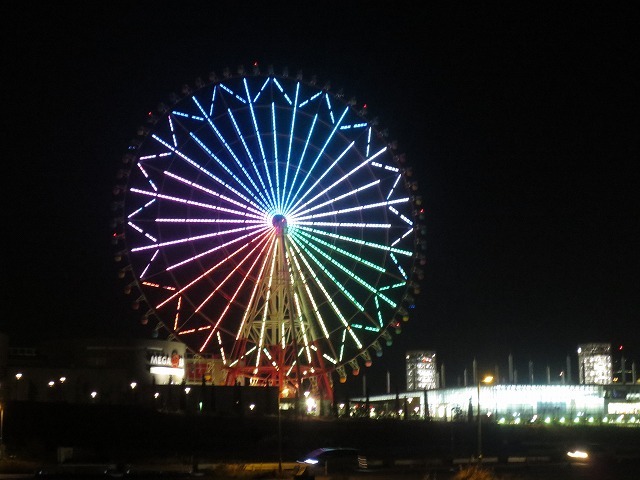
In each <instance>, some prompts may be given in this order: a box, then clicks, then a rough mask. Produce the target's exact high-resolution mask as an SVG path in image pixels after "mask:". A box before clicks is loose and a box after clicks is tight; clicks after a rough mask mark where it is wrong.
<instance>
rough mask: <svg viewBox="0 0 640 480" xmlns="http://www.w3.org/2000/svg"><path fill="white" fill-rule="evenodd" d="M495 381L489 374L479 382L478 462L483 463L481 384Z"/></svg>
mask: <svg viewBox="0 0 640 480" xmlns="http://www.w3.org/2000/svg"><path fill="white" fill-rule="evenodd" d="M491 382H493V377H492V376H491V375H487V376H486V377H484V378H483V379H482V380H480V381H479V382H478V463H482V419H481V418H480V385H482V384H483V383H486V384H489V383H491Z"/></svg>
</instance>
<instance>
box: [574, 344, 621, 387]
mask: <svg viewBox="0 0 640 480" xmlns="http://www.w3.org/2000/svg"><path fill="white" fill-rule="evenodd" d="M578 371H579V375H580V384H581V385H609V384H610V383H611V381H612V378H613V367H612V362H611V344H609V343H585V344H582V345H578Z"/></svg>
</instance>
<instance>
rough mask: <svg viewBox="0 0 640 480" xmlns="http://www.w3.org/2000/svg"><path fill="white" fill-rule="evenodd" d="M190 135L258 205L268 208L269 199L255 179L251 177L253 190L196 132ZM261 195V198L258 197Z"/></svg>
mask: <svg viewBox="0 0 640 480" xmlns="http://www.w3.org/2000/svg"><path fill="white" fill-rule="evenodd" d="M189 135H190V136H191V138H193V139H194V140H195V142H196V143H197V144H198V146H199V147H200V148H201V149H202V151H204V152H205V153H206V154H207V155H208V156H209V157H211V158H212V159H214V160H215V161H216V163H217V164H218V165H219V166H220V167H221V168H222V169H223V170H224V171H225V172H227V174H228V175H229V176H231V178H233V180H234V181H235V182H236V183H237V184H238V185H239V186H240V187H242V189H243V190H244V191H245V192H247V193H248V194H249V196H250V197H251V198H253V199H254V200H255V201H256V203H257V204H258V205H260V207H261V208H263V209H265V210H267V209H268V204H269V201H268V200H267V199H266V198H265V197H264V195H263V194H262V191H261V190H260V189H259V188H258V187H257V186H256V185H255V182H254V181H253V179H250V183H251V184H252V186H253V187H254V190H252V189H251V188H249V187H248V186H247V185H245V183H244V182H243V181H242V180H240V177H238V176H237V175H236V174H235V173H233V172H232V171H231V169H230V168H229V167H228V166H227V165H225V163H224V162H223V161H222V160H221V159H220V158H219V157H218V156H217V155H215V154H214V153H213V152H212V151H211V150H210V149H209V147H207V145H206V144H205V143H204V142H203V141H202V140H201V139H200V138H198V137H197V136H196V134H195V133H193V132H190V133H189ZM243 171H244V173H245V174H246V175H248V173H247V171H246V169H243ZM258 197H260V198H258Z"/></svg>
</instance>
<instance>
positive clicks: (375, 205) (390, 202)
mask: <svg viewBox="0 0 640 480" xmlns="http://www.w3.org/2000/svg"><path fill="white" fill-rule="evenodd" d="M407 200H408V198H398V199H396V200H388V201H384V202H376V203H369V204H365V205H358V206H357V207H349V208H343V209H341V210H333V211H328V212H322V213H313V214H311V215H304V216H301V217H295V218H296V220H297V221H300V220H309V219H311V218H322V217H330V216H337V215H343V214H346V213H352V212H358V211H361V210H370V209H372V208H378V207H387V206H389V205H394V204H396V203H405V202H406V201H407Z"/></svg>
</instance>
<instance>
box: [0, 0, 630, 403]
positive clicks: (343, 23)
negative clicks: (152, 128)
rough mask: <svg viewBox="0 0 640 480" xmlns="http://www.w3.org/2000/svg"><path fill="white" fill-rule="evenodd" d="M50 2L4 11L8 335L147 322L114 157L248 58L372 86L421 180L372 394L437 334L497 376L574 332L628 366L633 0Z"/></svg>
mask: <svg viewBox="0 0 640 480" xmlns="http://www.w3.org/2000/svg"><path fill="white" fill-rule="evenodd" d="M59 3H61V2H55V5H54V4H51V5H48V4H45V3H43V2H41V3H38V4H33V5H31V6H27V5H26V4H19V6H18V7H17V8H15V6H14V8H12V9H11V11H10V12H2V17H3V19H4V22H3V23H4V28H3V30H2V44H3V55H2V60H3V62H2V63H3V72H4V73H3V78H2V85H3V88H2V92H3V96H4V99H3V102H2V106H3V115H2V117H3V124H4V125H5V126H4V128H3V129H2V131H3V144H4V148H3V153H2V163H3V173H4V175H3V180H4V181H3V188H2V195H3V206H4V213H3V219H4V221H3V232H4V234H3V239H4V241H3V245H4V248H3V255H2V264H1V265H2V282H3V283H2V305H3V308H2V313H0V319H1V320H0V331H4V332H6V333H8V334H9V336H10V340H11V342H10V343H11V344H12V345H14V346H29V345H32V344H35V343H37V341H38V340H40V339H48V338H53V337H55V336H72V337H83V336H90V335H103V336H130V335H149V331H148V330H146V329H145V328H143V327H142V326H141V325H140V324H139V322H138V320H137V319H138V318H139V313H136V312H132V311H131V309H130V307H129V302H130V300H131V298H130V297H126V296H125V295H124V294H123V291H122V287H123V284H122V282H121V280H119V279H118V278H117V274H116V273H117V269H118V265H116V264H115V262H114V261H113V253H114V249H113V247H112V245H111V242H110V233H111V226H110V219H111V216H112V212H111V209H110V206H111V201H112V188H113V186H114V184H115V183H116V179H115V175H116V172H117V171H118V169H119V168H121V166H122V164H121V160H120V159H121V156H122V153H124V151H125V148H126V145H127V143H128V141H129V140H130V139H131V138H132V137H133V136H134V135H135V132H136V128H137V127H138V125H140V124H142V122H143V119H144V116H145V114H146V113H147V112H148V111H149V110H152V109H153V108H154V107H155V106H156V104H157V103H158V102H160V101H166V99H167V98H168V96H169V94H170V93H171V92H173V91H177V90H179V89H180V87H181V85H183V84H185V83H190V84H193V81H194V80H195V78H196V77H198V76H201V77H203V78H207V76H208V73H209V72H210V71H217V72H218V73H220V72H222V69H223V68H224V67H230V68H232V69H235V68H237V66H239V65H246V66H248V65H250V64H251V63H252V62H254V61H257V62H258V63H259V64H260V65H261V66H265V67H266V66H267V65H273V66H274V68H275V70H276V71H278V70H281V69H282V68H283V67H285V66H287V67H289V70H290V71H297V70H298V69H300V70H302V72H303V74H304V75H305V76H307V75H308V76H310V75H312V74H315V75H317V76H318V79H319V80H322V81H324V80H330V81H331V84H332V89H333V88H335V89H338V88H343V90H344V91H345V93H346V94H348V95H349V96H351V95H353V96H355V97H356V100H357V102H358V104H363V103H366V104H367V106H368V108H369V110H370V111H371V112H372V114H374V115H376V116H378V117H379V119H380V123H381V126H383V127H386V128H388V130H389V134H390V138H392V139H396V140H397V141H398V145H399V149H400V150H401V151H403V152H405V153H406V156H407V162H408V164H410V165H412V166H413V169H414V171H415V178H417V179H418V181H419V185H420V191H421V193H422V196H423V198H424V204H425V207H426V211H427V219H426V225H427V229H428V233H427V251H426V254H427V258H428V264H427V267H426V269H425V274H426V277H425V280H424V283H423V285H422V294H421V295H420V297H419V298H418V299H417V305H416V309H415V311H414V315H413V317H412V318H411V320H410V321H409V322H408V323H406V324H404V325H403V332H402V334H401V335H399V336H397V337H395V339H394V340H395V342H394V345H393V346H392V347H391V348H386V349H385V355H384V356H383V357H382V358H381V359H377V361H376V362H375V363H374V366H373V367H371V371H370V372H367V383H368V384H369V386H370V388H371V390H372V391H374V392H378V393H382V391H383V390H384V389H385V386H386V371H389V372H390V373H391V379H392V385H393V387H392V388H396V386H399V388H404V378H403V372H404V354H405V352H406V351H407V350H409V349H431V350H435V351H436V352H437V355H438V358H439V361H440V362H443V363H444V364H445V368H446V371H447V383H448V384H450V385H451V384H454V383H455V382H456V378H457V377H459V376H461V375H462V370H463V369H464V368H465V367H466V368H469V369H470V368H471V362H472V361H473V358H477V359H478V364H479V366H480V368H482V369H492V370H493V368H494V365H496V364H498V365H499V366H500V369H501V372H502V374H501V375H504V376H506V374H507V370H506V365H507V357H508V355H509V353H511V354H513V357H514V361H515V364H516V368H518V370H519V375H520V376H521V378H524V377H525V376H526V369H527V363H528V361H529V360H532V361H533V362H534V365H535V367H536V375H537V378H538V379H539V380H540V381H543V377H544V373H543V370H544V369H545V367H546V365H550V368H551V372H552V375H553V377H554V380H555V379H556V378H557V375H558V374H559V372H560V370H563V369H564V366H565V358H566V356H567V355H572V356H575V352H576V348H577V345H578V344H580V343H585V342H611V343H612V345H613V346H614V347H615V348H616V350H617V348H618V346H619V345H624V352H626V353H625V356H627V357H628V358H634V359H635V360H636V362H638V363H640V328H639V327H638V323H639V321H640V277H639V272H640V200H639V198H640V195H639V194H638V193H637V191H638V189H639V187H638V185H639V180H640V174H639V173H638V172H640V168H638V161H639V158H640V157H639V142H638V138H639V135H640V129H639V127H640V119H639V115H640V113H639V112H640V108H639V107H640V101H639V91H640V89H639V87H640V82H639V77H638V74H637V72H638V71H640V65H639V63H640V62H639V61H638V58H639V56H638V53H637V44H638V43H639V42H640V38H638V37H640V35H639V33H638V32H639V29H638V25H639V23H638V20H639V18H640V16H639V15H638V13H639V12H638V10H637V9H636V8H634V7H633V6H631V5H633V2H629V3H625V4H624V5H625V6H620V5H617V6H616V7H612V6H611V4H610V2H601V3H584V2H576V3H575V4H574V5H573V6H567V5H566V2H554V3H551V2H550V3H549V4H544V5H543V4H541V3H539V2H532V3H531V4H530V5H529V7H522V6H521V5H517V6H514V5H512V4H511V3H501V4H500V5H499V6H498V5H497V3H498V2H496V5H495V6H492V7H488V6H487V5H482V6H480V5H475V4H474V5H470V4H465V5H464V6H447V7H442V6H440V7H420V8H414V7H409V6H408V5H409V4H410V3H409V2H407V3H406V5H407V6H404V7H403V6H400V5H399V4H398V2H344V1H342V2H295V3H294V2H292V3H288V2H242V1H240V2H166V3H165V2H159V1H156V2H127V3H121V4H118V3H117V2H116V3H115V4H114V3H113V2H105V3H104V4H92V5H91V6H90V8H89V7H83V6H82V5H83V3H81V2H77V3H76V5H77V6H75V7H73V6H68V5H69V4H71V5H73V2H65V5H66V6H60V5H59ZM298 3H304V4H305V5H307V6H306V7H305V8H302V7H301V6H299V5H298V6H296V5H297V4H298ZM411 3H414V2H411ZM470 3H471V2H470ZM518 3H520V2H518ZM543 3H544V2H543ZM559 3H562V4H563V5H564V6H562V7H559V6H558V5H557V4H559ZM116 4H117V5H119V6H114V5H116ZM205 4H206V5H208V6H205ZM274 4H277V5H278V6H276V7H274ZM234 5H235V6H234ZM0 8H1V9H7V8H9V7H8V6H7V5H5V6H3V7H0ZM85 8H87V9H85ZM617 355H618V353H617V352H616V358H617ZM573 375H574V377H575V376H576V375H577V371H575V370H574V371H573ZM545 378H546V377H545ZM359 382H361V380H360V379H356V380H354V381H353V382H352V384H357V383H359Z"/></svg>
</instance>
